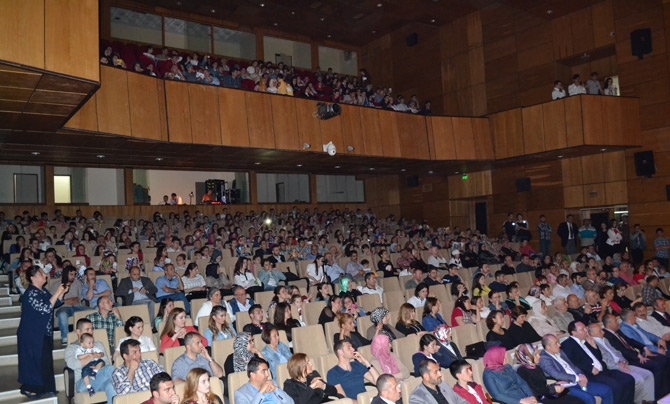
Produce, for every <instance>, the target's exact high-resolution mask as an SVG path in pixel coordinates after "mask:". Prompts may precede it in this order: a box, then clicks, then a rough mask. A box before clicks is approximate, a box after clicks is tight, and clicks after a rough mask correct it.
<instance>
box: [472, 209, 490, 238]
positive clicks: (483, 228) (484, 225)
mask: <svg viewBox="0 0 670 404" xmlns="http://www.w3.org/2000/svg"><path fill="white" fill-rule="evenodd" d="M475 229H477V230H479V232H480V233H481V234H488V229H489V220H488V208H487V206H486V202H475Z"/></svg>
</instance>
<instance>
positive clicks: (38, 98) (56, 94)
mask: <svg viewBox="0 0 670 404" xmlns="http://www.w3.org/2000/svg"><path fill="white" fill-rule="evenodd" d="M85 98H86V94H78V93H63V92H60V91H45V90H35V92H34V93H33V96H32V97H30V102H46V103H51V104H62V105H73V106H79V104H81V103H82V102H83V101H84V99H85Z"/></svg>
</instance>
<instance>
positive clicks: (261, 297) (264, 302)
mask: <svg viewBox="0 0 670 404" xmlns="http://www.w3.org/2000/svg"><path fill="white" fill-rule="evenodd" d="M274 296H275V293H274V291H272V290H268V291H266V292H257V293H255V294H254V303H258V304H260V305H261V307H262V308H263V311H267V309H268V307H270V302H271V301H272V298H273V297H274Z"/></svg>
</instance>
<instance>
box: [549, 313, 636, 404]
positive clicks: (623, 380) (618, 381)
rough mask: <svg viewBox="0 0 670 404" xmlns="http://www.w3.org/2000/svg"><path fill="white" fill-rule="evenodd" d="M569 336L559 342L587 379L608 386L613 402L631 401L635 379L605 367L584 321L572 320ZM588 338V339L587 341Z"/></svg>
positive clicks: (621, 403)
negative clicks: (611, 392)
mask: <svg viewBox="0 0 670 404" xmlns="http://www.w3.org/2000/svg"><path fill="white" fill-rule="evenodd" d="M568 333H569V334H570V337H569V338H568V339H566V340H565V341H563V343H562V344H561V346H562V348H563V352H565V355H566V356H567V357H568V358H569V359H570V360H571V361H572V363H574V364H575V365H577V367H578V368H579V369H580V370H581V372H582V373H583V374H584V375H586V377H587V378H588V379H589V381H594V382H597V383H602V384H605V385H607V386H609V387H610V388H611V389H612V391H613V393H614V403H616V404H630V403H632V402H633V396H634V391H635V379H633V377H631V376H629V375H627V374H625V373H623V372H621V371H619V370H610V369H607V365H606V364H605V363H604V362H603V356H602V352H600V349H598V345H596V343H595V341H593V339H592V338H589V334H588V331H587V330H586V326H585V325H584V323H582V322H579V321H573V322H571V323H570V324H568ZM587 340H588V341H587Z"/></svg>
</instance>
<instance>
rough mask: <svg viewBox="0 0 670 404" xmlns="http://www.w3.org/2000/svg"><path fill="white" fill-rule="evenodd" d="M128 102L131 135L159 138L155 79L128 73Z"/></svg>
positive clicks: (159, 125)
mask: <svg viewBox="0 0 670 404" xmlns="http://www.w3.org/2000/svg"><path fill="white" fill-rule="evenodd" d="M127 77H128V102H129V105H130V129H131V133H132V135H133V137H139V138H142V139H151V140H161V122H160V119H161V117H160V114H159V111H158V91H157V87H156V79H154V78H153V77H149V76H145V75H142V74H134V73H128V76H127Z"/></svg>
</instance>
